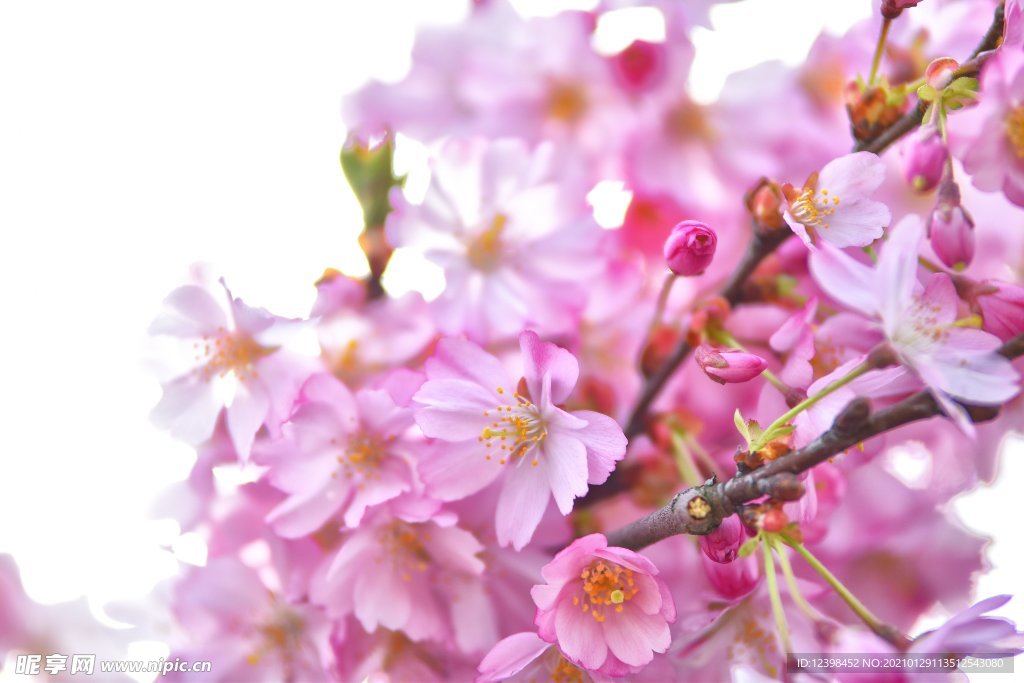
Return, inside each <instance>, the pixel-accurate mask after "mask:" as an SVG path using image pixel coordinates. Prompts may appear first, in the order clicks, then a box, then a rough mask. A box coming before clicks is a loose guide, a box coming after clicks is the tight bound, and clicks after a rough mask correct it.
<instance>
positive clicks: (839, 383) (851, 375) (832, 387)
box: [750, 361, 873, 451]
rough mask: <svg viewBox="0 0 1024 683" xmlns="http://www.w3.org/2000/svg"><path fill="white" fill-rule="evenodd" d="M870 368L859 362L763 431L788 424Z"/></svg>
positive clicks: (754, 448)
mask: <svg viewBox="0 0 1024 683" xmlns="http://www.w3.org/2000/svg"><path fill="white" fill-rule="evenodd" d="M871 369H873V365H872V364H871V363H869V362H867V361H865V362H863V363H861V364H860V365H858V366H857V367H855V368H853V369H852V370H850V372H848V373H847V374H846V375H845V376H843V377H840V378H839V379H837V380H836V381H835V382H832V383H831V384H829V385H828V386H827V387H825V388H824V389H822V390H821V391H819V392H818V393H816V394H815V395H814V396H808V397H807V398H805V399H804V400H803V401H800V403H797V404H796V405H795V406H793V407H792V408H790V409H789V410H788V411H786V412H785V413H783V414H782V415H781V416H779V417H778V419H776V420H775V421H774V422H772V423H771V424H770V425H768V427H767V428H766V429H765V430H764V433H765V434H771V433H772V432H773V431H775V430H776V429H778V428H780V427H782V426H784V425H786V424H789V422H790V420H792V419H793V418H794V417H796V416H797V415H799V414H800V413H802V412H804V411H805V410H807V409H808V408H810V407H811V406H813V405H814V404H816V403H817V402H818V401H820V400H821V399H823V398H825V397H826V396H828V395H829V394H832V393H835V392H836V391H837V390H839V389H842V388H843V387H845V386H846V385H847V384H849V383H850V382H852V381H853V380H855V379H857V378H858V377H860V376H861V375H863V374H864V373H866V372H867V371H868V370H871ZM762 447H764V444H763V443H756V444H752V445H751V447H750V450H752V451H754V450H757V449H759V448H762Z"/></svg>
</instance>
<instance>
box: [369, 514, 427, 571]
mask: <svg viewBox="0 0 1024 683" xmlns="http://www.w3.org/2000/svg"><path fill="white" fill-rule="evenodd" d="M424 535H425V534H424V532H422V531H421V530H417V529H416V528H414V527H413V525H411V524H409V523H408V522H403V521H400V520H395V521H393V522H391V523H390V524H386V525H385V526H383V527H382V528H381V529H380V530H379V531H378V533H377V541H378V544H379V545H378V547H379V548H380V550H381V551H383V553H382V555H385V556H390V557H391V561H392V562H393V563H394V566H395V569H397V570H398V572H399V573H400V575H401V577H402V580H403V581H412V577H413V574H417V573H418V574H422V573H423V572H425V571H427V568H428V567H429V566H430V561H431V558H430V554H429V553H428V552H427V549H426V548H425V547H424V546H423V542H422V540H421V537H422V536H424ZM378 557H380V556H378Z"/></svg>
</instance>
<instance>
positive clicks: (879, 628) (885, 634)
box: [785, 541, 910, 649]
mask: <svg viewBox="0 0 1024 683" xmlns="http://www.w3.org/2000/svg"><path fill="white" fill-rule="evenodd" d="M785 543H786V544H787V545H789V546H790V547H791V548H793V550H795V551H796V552H797V553H799V554H800V556H801V557H802V558H804V560H806V561H807V564H809V565H811V568H812V569H814V571H816V572H818V574H819V575H820V576H821V578H823V579H825V583H827V584H828V585H829V586H831V587H832V590H834V591H835V592H836V593H837V594H838V595H839V597H841V598H842V599H843V602H845V603H846V604H847V605H849V606H850V609H852V610H853V611H854V613H855V614H856V615H857V616H858V617H860V619H861V621H863V622H864V623H865V624H866V625H867V627H868V628H870V629H871V630H872V631H874V632H875V633H876V634H877V635H879V636H880V637H882V638H884V639H885V640H887V641H888V642H890V643H892V644H894V645H896V646H897V647H899V648H900V649H906V648H907V646H908V645H909V644H910V639H909V638H908V637H907V636H905V635H903V634H902V633H900V632H899V631H897V630H896V629H895V628H893V627H892V626H889V625H888V624H886V623H885V622H883V621H882V620H881V619H879V618H878V617H876V616H875V615H874V614H872V613H871V610H869V609H868V608H867V607H866V606H865V605H864V603H862V602H861V601H860V600H858V599H857V597H856V596H855V595H854V594H853V593H851V592H850V589H848V588H847V587H846V586H844V585H843V583H842V581H840V580H839V579H837V578H836V577H835V575H834V574H833V573H832V572H830V571H829V570H828V568H827V567H826V566H825V565H823V564H822V563H821V561H820V560H819V559H818V558H816V557H815V556H814V555H812V554H811V551H810V550H808V549H807V548H806V547H805V546H804V544H803V543H794V542H792V541H785Z"/></svg>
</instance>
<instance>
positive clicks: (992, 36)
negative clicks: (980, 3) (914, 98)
mask: <svg viewBox="0 0 1024 683" xmlns="http://www.w3.org/2000/svg"><path fill="white" fill-rule="evenodd" d="M1003 23H1004V21H1003V5H1002V4H1000V5H998V6H997V7H996V10H995V14H994V15H993V16H992V24H991V25H989V27H988V31H986V32H985V36H984V37H983V38H982V39H981V42H980V43H979V44H978V47H976V48H975V49H974V52H972V53H971V56H970V58H968V60H967V61H966V62H964V63H963V64H962V65H961V66H960V68H959V69H957V70H956V72H955V73H954V74H953V77H954V78H960V77H962V76H972V77H973V76H977V75H978V73H979V72H980V71H981V66H982V64H983V63H984V62H985V59H986V58H987V57H988V53H989V52H990V51H991V50H994V49H995V48H996V45H998V43H999V39H1000V38H1002V36H1003ZM922 104H923V103H922V102H918V103H917V104H916V105H914V107H913V108H912V109H911V110H910V111H908V112H907V113H906V114H904V115H903V116H902V117H900V118H899V119H898V120H897V121H896V123H894V124H892V125H891V126H889V127H888V128H886V129H885V130H884V131H882V132H881V133H880V134H879V135H878V137H876V138H874V139H872V140H864V141H861V142H858V143H857V144H856V146H855V147H854V151H856V152H874V153H875V154H881V153H882V152H883V151H885V150H886V148H888V147H889V146H890V145H892V144H893V143H895V142H897V141H899V140H900V138H902V137H903V136H904V135H906V134H907V133H909V132H911V131H912V130H914V129H915V128H917V127H918V126H920V125H921V120H922V118H923V117H924V110H925V108H923V107H922V106H921V105H922Z"/></svg>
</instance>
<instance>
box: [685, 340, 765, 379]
mask: <svg viewBox="0 0 1024 683" xmlns="http://www.w3.org/2000/svg"><path fill="white" fill-rule="evenodd" d="M694 358H695V359H696V360H697V364H698V365H699V366H700V368H701V370H703V371H704V374H706V375H707V376H708V377H710V378H711V379H712V380H714V381H715V382H718V383H719V384H727V383H728V384H733V383H736V382H746V381H748V380H751V379H753V378H755V377H757V376H758V375H760V374H761V373H762V372H764V369H765V368H767V367H768V362H767V361H766V360H765V359H764V358H761V357H760V356H756V355H754V354H752V353H747V352H746V351H737V350H735V349H716V348H713V347H711V346H708V345H707V344H701V345H700V346H698V347H697V350H696V351H695V352H694Z"/></svg>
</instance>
